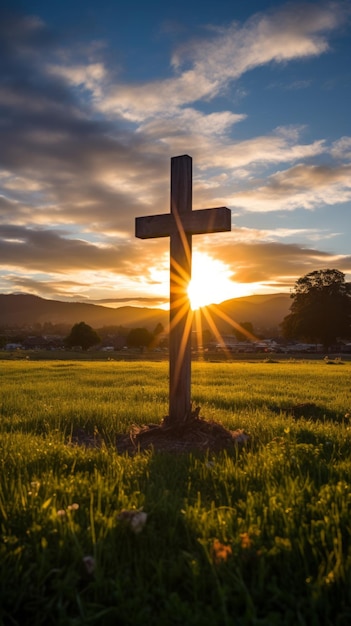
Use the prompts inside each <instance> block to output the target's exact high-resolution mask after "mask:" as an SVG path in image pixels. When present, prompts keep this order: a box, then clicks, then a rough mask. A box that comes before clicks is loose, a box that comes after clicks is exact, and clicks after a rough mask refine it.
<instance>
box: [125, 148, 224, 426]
mask: <svg viewBox="0 0 351 626" xmlns="http://www.w3.org/2000/svg"><path fill="white" fill-rule="evenodd" d="M230 230H231V213H230V210H229V209H227V208H226V207H220V208H218V209H201V210H198V211H192V159H191V157H190V156H188V155H183V156H179V157H173V158H172V159H171V212H170V213H169V214H166V215H164V214H162V215H152V216H147V217H138V218H136V220H135V235H136V237H139V238H140V239H149V238H155V237H168V236H169V237H170V334H169V415H168V417H167V418H166V423H167V422H168V424H169V425H174V426H176V425H181V423H182V422H184V421H186V419H187V418H188V417H190V414H191V396H190V394H191V328H192V311H191V307H190V302H189V297H188V285H189V282H190V279H191V245H192V235H196V234H197V235H199V234H205V233H213V232H223V231H230Z"/></svg>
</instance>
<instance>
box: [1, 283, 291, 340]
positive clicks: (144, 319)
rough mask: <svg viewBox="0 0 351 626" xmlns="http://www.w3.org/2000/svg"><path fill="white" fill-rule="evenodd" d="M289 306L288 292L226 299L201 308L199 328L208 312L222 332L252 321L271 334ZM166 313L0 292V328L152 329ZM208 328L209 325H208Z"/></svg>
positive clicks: (165, 318)
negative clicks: (80, 325)
mask: <svg viewBox="0 0 351 626" xmlns="http://www.w3.org/2000/svg"><path fill="white" fill-rule="evenodd" d="M290 306H291V299H290V296H289V294H284V293H281V294H267V295H254V296H247V297H242V298H234V299H231V300H225V301H224V302H222V303H221V304H217V305H215V306H207V307H204V308H203V309H202V310H201V318H202V328H203V329H205V328H210V325H209V322H208V321H207V320H208V313H210V315H211V317H212V319H213V321H214V323H215V325H216V327H217V328H218V330H219V331H220V332H221V333H232V332H233V325H232V324H231V323H230V320H234V321H235V322H238V323H239V324H240V323H243V322H251V324H252V325H253V328H254V332H255V333H256V334H258V333H260V334H264V335H266V336H268V335H274V334H276V333H277V332H278V329H279V324H280V323H281V322H282V320H283V318H284V317H285V316H286V315H288V313H289V309H290ZM168 318H169V312H168V311H164V310H163V309H156V308H155V309H153V308H146V307H135V306H134V307H133V306H121V307H117V308H111V307H107V306H101V305H97V304H87V303H85V302H84V303H82V302H62V301H58V300H46V299H44V298H40V297H39V296H34V295H31V294H7V295H5V294H0V327H1V326H2V327H4V326H7V327H10V328H11V327H12V328H13V327H19V326H27V327H28V326H29V327H30V326H34V325H35V324H38V323H40V324H44V323H46V322H48V323H52V324H67V325H72V326H73V324H76V323H77V322H82V321H84V322H85V323H86V324H89V325H90V326H92V327H93V328H95V329H97V328H102V327H103V326H124V327H126V328H135V327H146V328H148V329H149V330H150V331H152V330H154V328H155V327H156V325H157V324H159V323H161V324H163V326H164V327H166V326H167V323H168ZM210 330H211V328H210Z"/></svg>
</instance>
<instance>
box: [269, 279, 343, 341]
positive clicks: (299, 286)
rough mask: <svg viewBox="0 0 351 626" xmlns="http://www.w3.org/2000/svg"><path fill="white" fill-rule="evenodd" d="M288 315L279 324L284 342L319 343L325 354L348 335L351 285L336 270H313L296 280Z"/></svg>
mask: <svg viewBox="0 0 351 626" xmlns="http://www.w3.org/2000/svg"><path fill="white" fill-rule="evenodd" d="M291 298H292V299H293V303H292V305H291V307H290V311H291V313H290V314H289V315H287V316H286V317H285V318H284V320H283V322H282V324H281V328H282V333H283V336H284V337H285V338H287V339H305V340H312V341H320V342H321V343H322V344H323V346H324V348H325V349H326V350H327V351H328V349H329V348H330V346H331V345H332V344H333V343H335V341H336V339H337V338H338V337H340V338H342V337H348V336H350V333H351V283H346V282H345V275H344V274H343V273H342V272H340V271H339V270H335V269H333V270H329V269H326V270H316V271H314V272H311V273H310V274H306V276H303V277H302V278H299V279H298V281H297V282H296V283H295V287H294V293H292V294H291Z"/></svg>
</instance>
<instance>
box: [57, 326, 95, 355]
mask: <svg viewBox="0 0 351 626" xmlns="http://www.w3.org/2000/svg"><path fill="white" fill-rule="evenodd" d="M97 343H100V337H99V335H98V334H97V332H95V330H93V328H92V327H91V326H89V325H88V324H86V323H85V322H79V323H78V324H74V326H73V327H72V329H71V332H70V334H69V335H68V337H66V339H65V344H66V345H67V346H69V347H71V348H72V347H73V346H81V348H82V349H83V350H88V348H91V346H95V345H96V344H97Z"/></svg>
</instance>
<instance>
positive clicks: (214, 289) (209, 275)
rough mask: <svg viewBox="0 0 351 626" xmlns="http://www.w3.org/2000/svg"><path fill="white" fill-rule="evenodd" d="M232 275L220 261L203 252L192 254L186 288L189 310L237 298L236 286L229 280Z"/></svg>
mask: <svg viewBox="0 0 351 626" xmlns="http://www.w3.org/2000/svg"><path fill="white" fill-rule="evenodd" d="M232 275H233V272H232V270H231V269H230V268H229V267H228V265H226V264H225V263H223V262H222V261H219V260H216V259H213V258H212V257H210V256H209V255H208V254H206V253H203V252H194V254H193V259H192V278H191V281H190V283H189V286H188V296H189V300H190V306H191V308H192V309H193V310H195V309H199V308H200V307H203V306H206V305H208V304H218V303H219V302H223V300H228V299H229V298H235V297H238V295H239V294H238V285H237V283H234V282H233V280H231V277H232Z"/></svg>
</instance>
